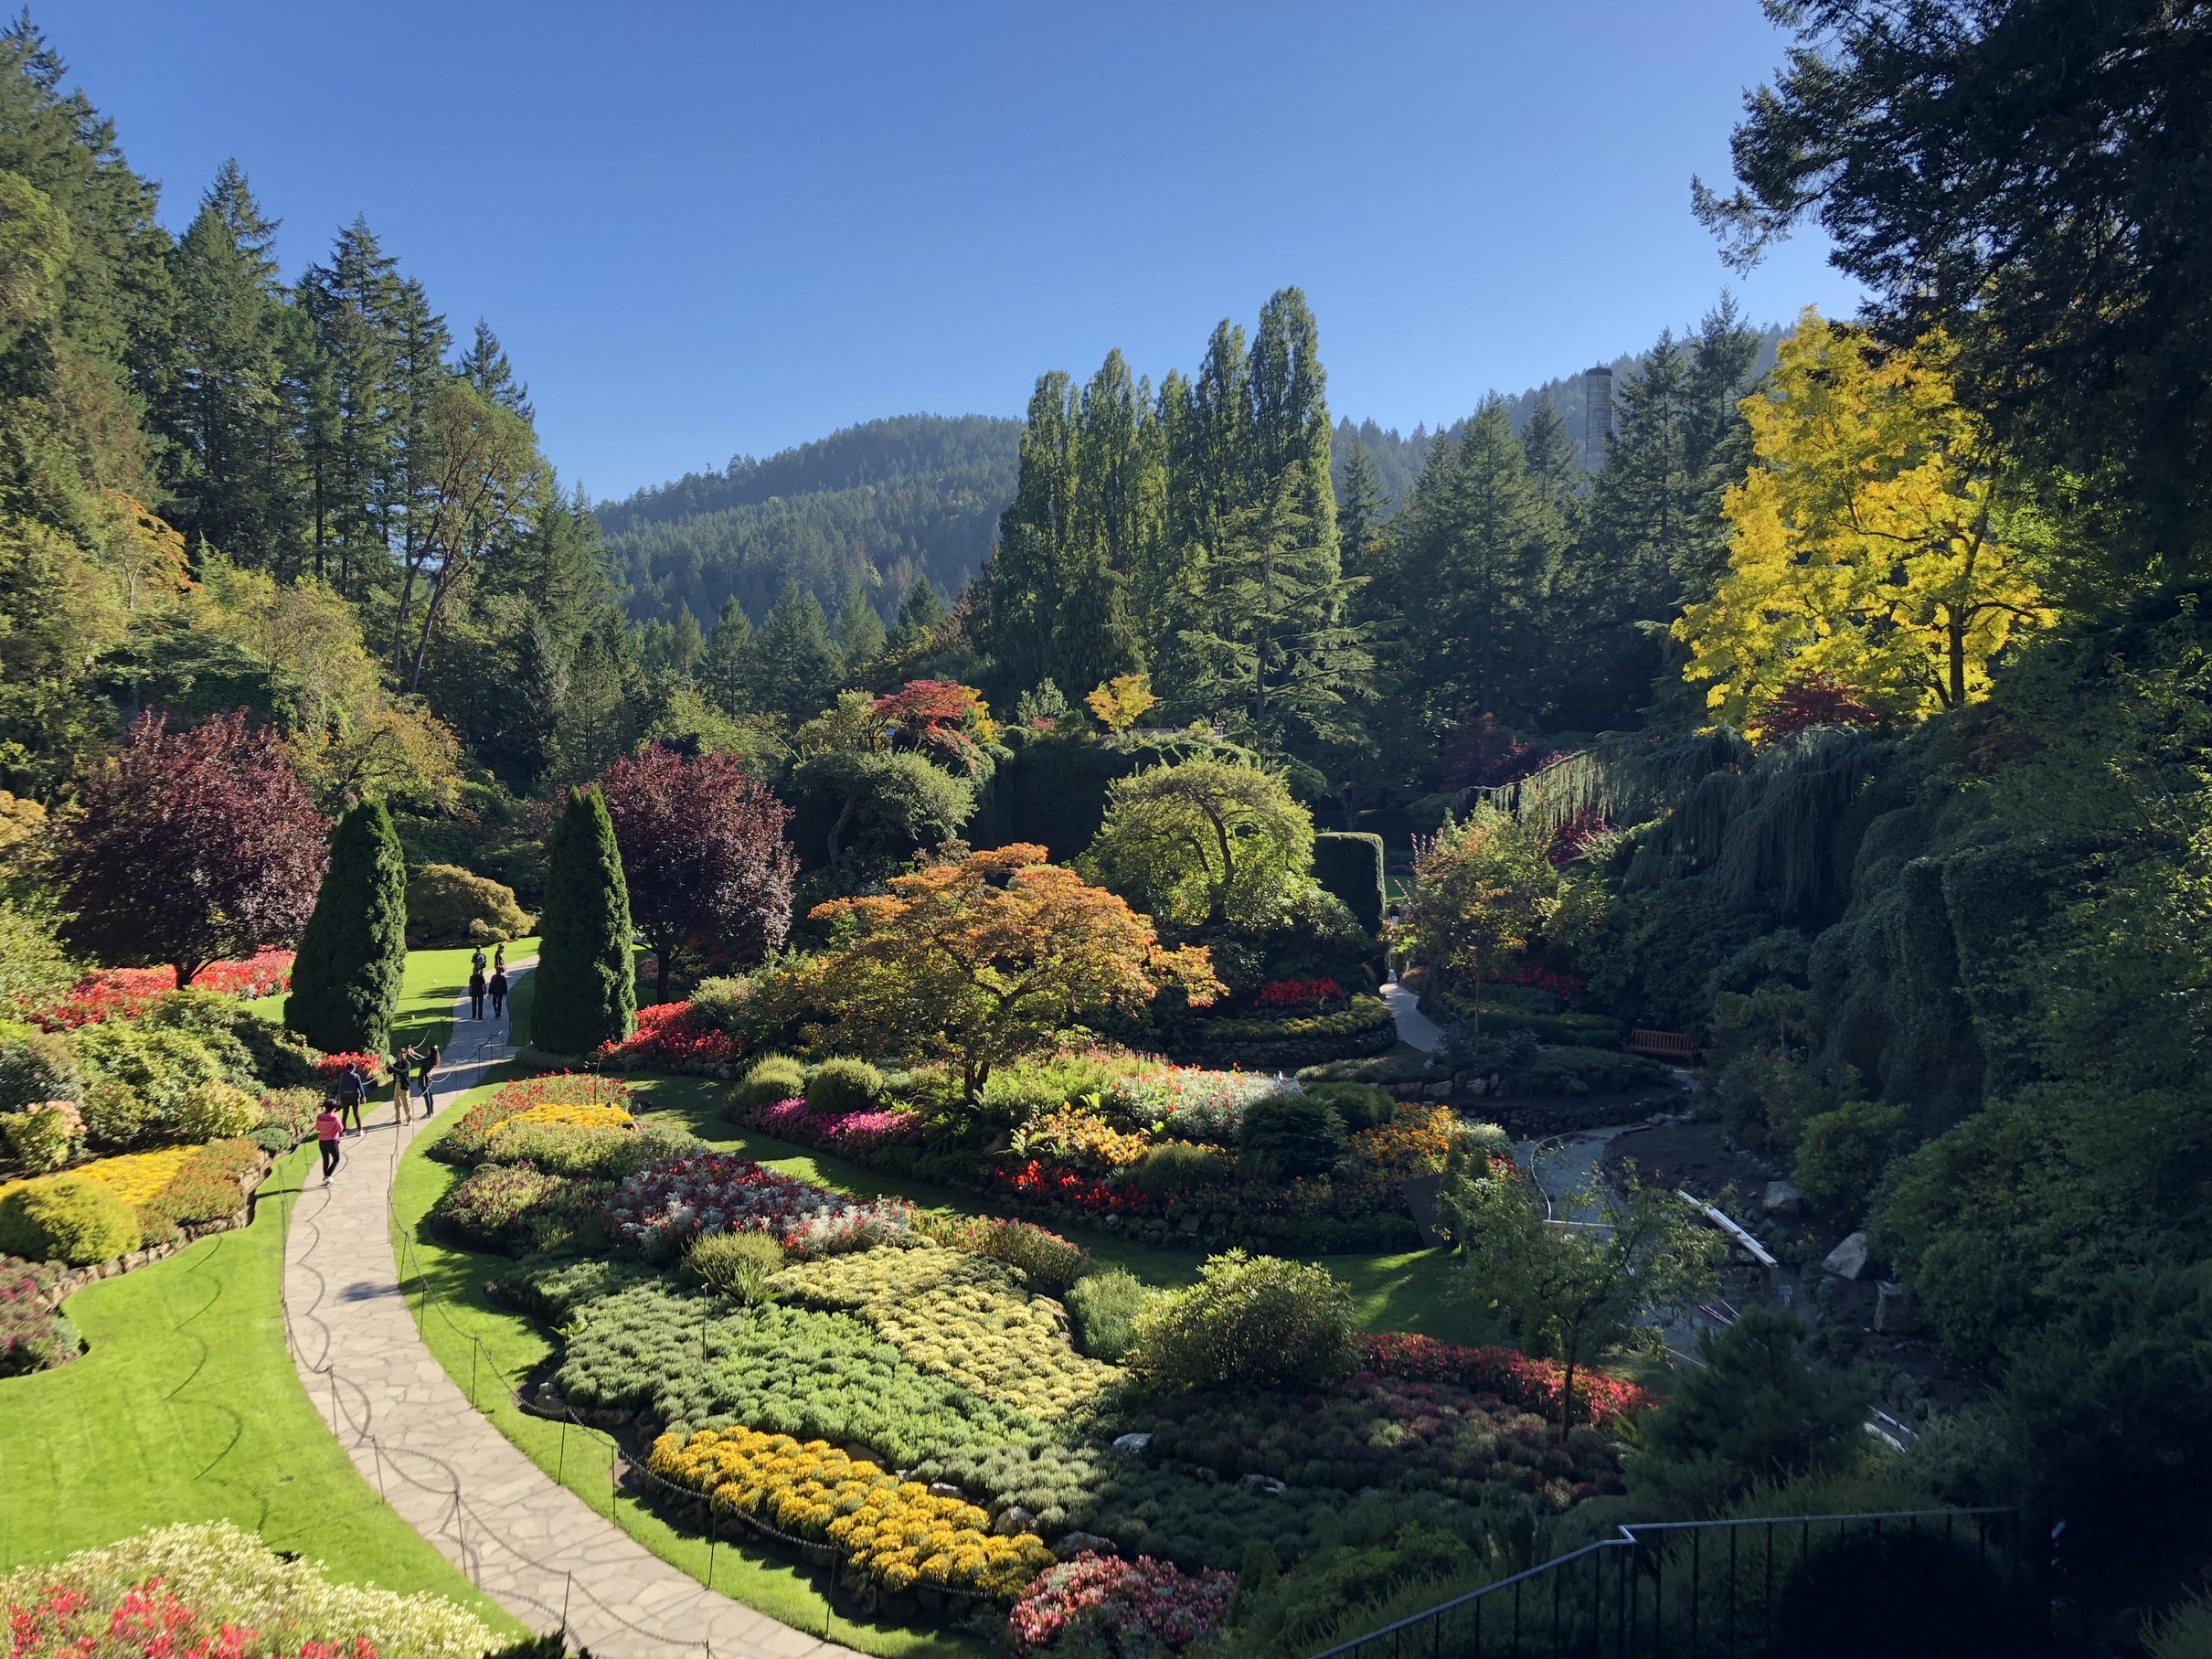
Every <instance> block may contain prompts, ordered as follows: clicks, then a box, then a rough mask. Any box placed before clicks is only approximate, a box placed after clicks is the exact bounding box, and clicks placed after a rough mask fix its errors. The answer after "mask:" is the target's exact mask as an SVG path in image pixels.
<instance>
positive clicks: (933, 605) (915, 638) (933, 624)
mask: <svg viewBox="0 0 2212 1659" xmlns="http://www.w3.org/2000/svg"><path fill="white" fill-rule="evenodd" d="M950 620H952V612H951V611H947V610H946V609H945V601H944V599H943V597H942V596H941V594H939V592H938V591H937V589H936V586H935V585H934V584H933V583H932V582H931V580H930V579H929V578H928V577H926V576H920V577H916V578H915V579H914V585H913V586H912V587H910V588H909V589H908V590H907V592H906V597H905V598H904V599H902V600H900V601H899V615H898V617H897V618H896V619H895V620H894V621H893V622H892V624H891V638H890V644H889V649H890V651H891V652H892V653H893V654H899V653H904V652H908V651H912V650H915V649H916V648H917V647H920V646H922V645H925V644H927V643H929V641H930V639H931V637H932V636H933V635H934V634H935V633H937V632H938V630H940V629H941V628H942V627H943V626H944V625H945V623H946V622H949V621H950Z"/></svg>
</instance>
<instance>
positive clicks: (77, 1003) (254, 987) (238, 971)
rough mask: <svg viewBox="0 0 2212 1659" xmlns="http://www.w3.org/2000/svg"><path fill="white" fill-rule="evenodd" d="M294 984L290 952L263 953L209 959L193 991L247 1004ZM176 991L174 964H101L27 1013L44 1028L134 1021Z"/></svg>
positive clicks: (64, 1028)
mask: <svg viewBox="0 0 2212 1659" xmlns="http://www.w3.org/2000/svg"><path fill="white" fill-rule="evenodd" d="M192 984H193V988H194V989H195V990H199V991H212V992H215V993H216V994H218V995H221V996H234V997H237V998H239V999H240V1000H241V1001H249V1002H250V1001H253V1000H255V999H258V998H261V997H264V996H273V995H275V994H277V993H278V992H280V991H282V990H284V989H286V988H287V987H288V986H290V984H292V952H290V951H262V952H259V953H257V954H255V955H253V956H250V957H248V958H246V959H245V960H244V961H242V962H209V963H208V964H207V966H206V967H204V968H202V969H201V970H200V971H199V972H198V973H196V974H195V975H193V978H192ZM175 989H176V970H175V968H101V969H99V970H97V971H96V972H94V973H88V974H86V975H85V976H84V978H82V979H80V980H79V981H78V982H77V984H75V986H73V987H72V988H71V989H70V991H69V994H67V995H66V996H64V997H62V998H60V999H59V1000H58V1001H57V1002H53V1003H50V1004H48V1005H45V1006H43V1007H38V1008H31V1009H27V1010H26V1011H25V1013H26V1015H27V1017H28V1018H29V1020H30V1021H31V1023H32V1024H33V1025H35V1026H41V1027H43V1028H44V1029H46V1030H48V1031H74V1030H76V1029H78V1028H79V1027H80V1026H90V1025H92V1024H95V1023H96V1022H98V1021H101V1020H108V1019H136V1018H137V1017H138V1016H140V1015H142V1014H144V1013H145V1012H146V1011H147V1010H148V1009H149V1008H151V1007H153V1005H154V1002H155V1000H156V999H157V998H159V997H161V996H163V995H164V994H166V993H168V992H171V991H174V990H175Z"/></svg>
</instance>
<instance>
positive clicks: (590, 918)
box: [529, 784, 637, 1054]
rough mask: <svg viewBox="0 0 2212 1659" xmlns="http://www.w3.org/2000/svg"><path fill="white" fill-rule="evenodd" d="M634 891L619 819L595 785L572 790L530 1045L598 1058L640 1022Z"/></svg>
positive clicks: (545, 921) (555, 849) (557, 853)
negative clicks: (625, 871) (596, 1053)
mask: <svg viewBox="0 0 2212 1659" xmlns="http://www.w3.org/2000/svg"><path fill="white" fill-rule="evenodd" d="M631 932H632V930H631V926H630V888H629V886H628V884H627V883H626V882H625V881H624V880H623V879H622V850H621V848H620V847H618V846H617V845H615V840H614V820H613V819H612V818H611V816H609V815H608V812H607V801H606V797H605V796H603V795H601V793H600V792H599V788H598V786H597V785H596V784H595V785H593V786H592V787H591V788H590V789H572V790H570V791H569V804H568V807H567V810H565V811H564V812H563V813H562V814H561V819H560V823H559V824H558V825H557V826H556V827H555V829H554V831H553V844H552V847H551V849H550V856H549V857H548V866H547V870H546V902H545V908H544V909H543V910H542V911H541V912H540V913H539V916H538V927H537V937H538V945H537V988H536V993H535V996H534V999H533V1002H532V1005H531V1009H530V1030H529V1041H530V1043H531V1044H532V1045H533V1046H534V1047H536V1048H542V1049H544V1050H546V1051H547V1052H548V1053H549V1054H590V1052H591V1051H592V1050H593V1049H595V1048H598V1047H599V1046H600V1045H601V1043H608V1042H615V1043H619V1042H621V1041H622V1039H623V1038H624V1037H628V1036H629V1035H630V1033H631V1030H632V1029H633V1027H634V1026H636V1024H637V975H636V971H635V969H634V968H633V966H632V962H631Z"/></svg>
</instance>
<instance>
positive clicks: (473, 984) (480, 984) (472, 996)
mask: <svg viewBox="0 0 2212 1659" xmlns="http://www.w3.org/2000/svg"><path fill="white" fill-rule="evenodd" d="M469 1017H470V1018H471V1019H482V1018H483V1017H484V952H482V951H479V952H476V965H475V967H474V968H473V969H472V970H471V971H470V973H469Z"/></svg>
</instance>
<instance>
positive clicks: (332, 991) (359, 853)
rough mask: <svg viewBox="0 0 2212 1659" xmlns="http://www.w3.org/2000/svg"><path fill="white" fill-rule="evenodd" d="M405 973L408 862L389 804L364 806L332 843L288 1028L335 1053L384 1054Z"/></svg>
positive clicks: (295, 974) (298, 967) (295, 966)
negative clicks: (327, 868) (402, 976)
mask: <svg viewBox="0 0 2212 1659" xmlns="http://www.w3.org/2000/svg"><path fill="white" fill-rule="evenodd" d="M406 969H407V860H406V857H405V856H403V855H402V854H401V852H400V850H399V835H398V834H397V833H396V832H395V831H394V830H393V828H392V820H391V814H389V813H388V812H386V811H385V810H384V803H383V802H381V801H364V802H362V803H360V804H359V805H357V806H354V807H351V808H349V809H348V810H347V811H346V815H345V816H344V817H343V818H341V819H339V820H338V829H337V834H336V835H334V836H332V837H331V843H330V868H329V870H328V871H327V872H326V873H325V874H324V877H323V889H322V891H321V892H319V893H317V894H316V895H315V908H314V915H312V916H310V917H309V918H308V919H307V929H306V931H304V932H303V933H302V934H301V935H300V950H299V954H298V956H296V957H295V958H294V959H293V961H292V994H291V995H289V996H287V997H286V998H285V999H284V1024H285V1025H286V1026H289V1027H290V1028H291V1029H292V1030H294V1031H296V1032H298V1033H299V1034H300V1035H301V1036H302V1037H305V1038H306V1039H307V1040H308V1041H309V1042H311V1043H313V1044H314V1046H315V1047H316V1048H322V1049H325V1050H327V1051H329V1052H331V1053H334V1054H351V1053H369V1054H377V1053H381V1052H382V1051H383V1048H384V1040H385V1038H386V1037H388V1036H389V1035H390V1033H391V1026H392V1010H393V1009H394V1008H396V1007H397V1006H398V1005H399V980H400V977H401V975H402V974H403V973H405V972H406Z"/></svg>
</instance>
